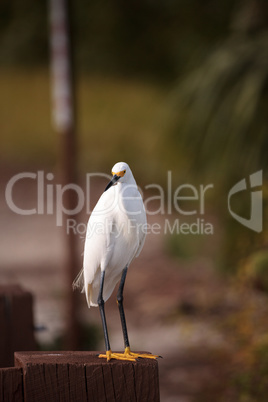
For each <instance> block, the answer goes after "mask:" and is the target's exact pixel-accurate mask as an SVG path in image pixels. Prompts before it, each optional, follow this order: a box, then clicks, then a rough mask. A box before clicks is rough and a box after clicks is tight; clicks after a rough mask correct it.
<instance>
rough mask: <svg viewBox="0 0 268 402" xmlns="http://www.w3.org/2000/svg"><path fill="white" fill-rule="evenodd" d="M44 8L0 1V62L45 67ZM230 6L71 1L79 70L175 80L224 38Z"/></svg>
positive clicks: (30, 1)
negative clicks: (194, 60) (196, 59)
mask: <svg viewBox="0 0 268 402" xmlns="http://www.w3.org/2000/svg"><path fill="white" fill-rule="evenodd" d="M48 4H49V2H47V1H35V0H25V1H23V2H21V1H19V0H14V1H12V2H11V1H9V0H2V1H1V3H0V64H2V65H3V64H5V65H11V64H14V63H17V64H18V63H19V64H20V65H25V64H27V65H29V63H31V64H32V65H33V64H40V63H47V61H48V53H49V52H48V48H49V46H48V29H49V28H48ZM232 8H233V2H232V1H231V0H225V1H221V2H220V4H216V3H215V2H213V1H211V0H205V1H203V2H202V3H200V2H199V1H198V0H190V1H189V0H188V1H185V0H179V1H177V2H176V1H172V0H169V1H163V0H162V1H160V0H158V1H154V2H152V1H149V0H146V1H134V0H131V1H128V2H125V1H122V0H117V1H109V0H101V1H99V0H93V1H87V0H77V1H74V0H73V1H70V9H71V22H72V30H73V33H74V38H73V42H74V49H75V59H76V62H77V67H78V68H82V69H84V70H87V71H91V72H92V71H94V72H96V71H98V72H104V73H105V74H111V73H113V74H116V75H118V74H125V75H134V76H147V77H148V76H150V77H156V78H158V79H159V78H161V79H169V80H170V79H174V78H177V76H178V73H179V72H181V71H185V68H188V67H189V65H191V61H192V60H193V58H194V56H195V55H201V56H204V55H205V54H207V52H208V48H211V47H212V46H213V45H215V44H216V43H217V41H218V40H220V39H221V38H222V37H223V36H224V35H225V34H226V32H227V30H228V19H229V15H230V12H231V10H232Z"/></svg>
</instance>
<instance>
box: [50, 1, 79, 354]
mask: <svg viewBox="0 0 268 402" xmlns="http://www.w3.org/2000/svg"><path fill="white" fill-rule="evenodd" d="M69 6H70V5H69V0H49V16H50V48H51V85H52V101H53V105H52V110H53V121H54V125H55V128H56V131H57V133H58V135H59V137H60V170H61V176H62V177H61V179H62V183H63V185H68V184H69V183H75V182H76V141H75V102H74V79H73V58H72V47H71V36H70V31H71V30H70V8H69ZM76 202H77V199H76V195H75V193H74V191H71V190H69V191H65V193H64V199H63V203H64V207H65V208H66V209H68V210H73V209H74V208H75V204H76ZM72 218H75V217H74V216H72ZM66 223H67V216H66V215H65V221H64V237H65V250H66V255H65V261H64V264H65V270H66V278H67V281H66V282H67V300H66V305H67V311H66V313H67V323H66V324H67V325H66V326H67V328H66V339H65V347H66V348H67V349H71V350H72V349H73V350H75V349H77V347H78V321H77V318H76V317H77V308H76V305H77V296H76V293H75V292H73V291H72V281H73V279H74V278H75V276H76V272H77V270H76V264H77V260H76V239H75V234H74V233H73V231H71V232H70V233H69V234H67V230H66V226H67V225H66Z"/></svg>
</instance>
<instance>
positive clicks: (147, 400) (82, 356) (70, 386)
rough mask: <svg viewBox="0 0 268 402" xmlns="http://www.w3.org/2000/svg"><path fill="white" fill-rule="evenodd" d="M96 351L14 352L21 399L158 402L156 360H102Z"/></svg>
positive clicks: (31, 401)
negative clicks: (21, 371)
mask: <svg viewBox="0 0 268 402" xmlns="http://www.w3.org/2000/svg"><path fill="white" fill-rule="evenodd" d="M97 354H98V352H35V353H33V352H18V353H15V364H16V367H18V368H22V370H23V378H24V380H23V381H24V386H23V388H24V402H36V401H49V402H54V401H55V402H56V401H79V402H86V401H88V402H103V401H109V402H117V401H122V402H124V401H129V402H132V401H133V402H134V401H135V402H136V401H139V402H159V400H160V399H159V379H158V362H157V361H156V360H153V359H140V360H139V361H137V362H128V361H120V360H111V361H110V362H107V361H106V360H103V359H99V358H98V357H97Z"/></svg>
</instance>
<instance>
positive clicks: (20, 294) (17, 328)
mask: <svg viewBox="0 0 268 402" xmlns="http://www.w3.org/2000/svg"><path fill="white" fill-rule="evenodd" d="M20 350H36V342H35V339H34V324H33V298H32V295H31V293H30V292H27V291H25V290H23V289H22V288H21V287H20V286H18V285H6V286H4V285H1V286H0V367H11V366H13V365H14V352H15V351H20Z"/></svg>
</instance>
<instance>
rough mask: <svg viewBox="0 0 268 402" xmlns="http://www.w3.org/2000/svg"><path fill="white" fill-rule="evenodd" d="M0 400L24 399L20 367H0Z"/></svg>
mask: <svg viewBox="0 0 268 402" xmlns="http://www.w3.org/2000/svg"><path fill="white" fill-rule="evenodd" d="M0 401H1V402H2V401H3V402H23V401H24V399H23V381H22V369H21V368H18V367H9V368H1V369H0Z"/></svg>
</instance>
